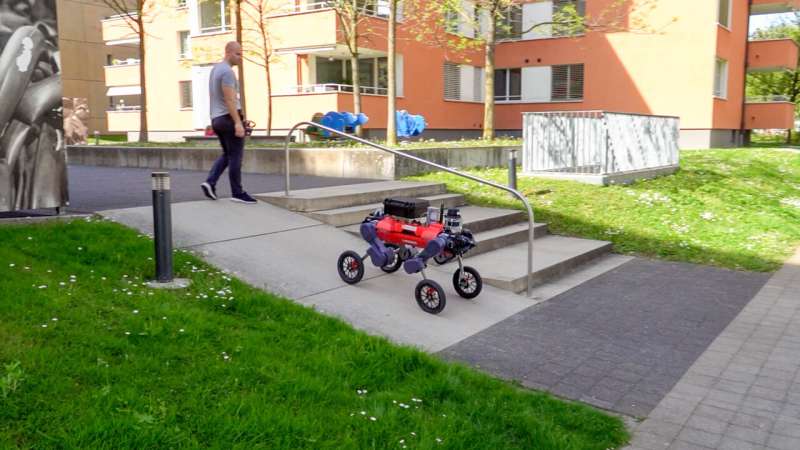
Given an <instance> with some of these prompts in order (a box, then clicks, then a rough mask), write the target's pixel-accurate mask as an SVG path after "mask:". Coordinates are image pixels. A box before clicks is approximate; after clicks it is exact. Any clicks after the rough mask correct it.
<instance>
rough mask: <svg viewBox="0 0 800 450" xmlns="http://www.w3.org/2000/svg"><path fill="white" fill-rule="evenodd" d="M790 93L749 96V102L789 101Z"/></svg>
mask: <svg viewBox="0 0 800 450" xmlns="http://www.w3.org/2000/svg"><path fill="white" fill-rule="evenodd" d="M788 101H790V100H789V96H788V95H756V96H752V97H747V103H772V102H788Z"/></svg>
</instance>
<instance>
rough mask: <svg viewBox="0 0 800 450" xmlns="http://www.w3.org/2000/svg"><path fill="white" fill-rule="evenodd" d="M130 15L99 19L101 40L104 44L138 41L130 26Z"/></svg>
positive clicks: (122, 43)
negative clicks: (101, 32) (101, 33)
mask: <svg viewBox="0 0 800 450" xmlns="http://www.w3.org/2000/svg"><path fill="white" fill-rule="evenodd" d="M135 17H136V14H132V15H131V17H128V16H127V15H116V16H111V17H109V18H107V19H103V20H101V21H100V25H101V27H102V31H103V41H104V42H105V43H106V45H124V44H136V43H138V42H139V35H138V34H137V33H136V32H134V31H133V29H132V28H131V19H132V18H135Z"/></svg>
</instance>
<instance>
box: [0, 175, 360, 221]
mask: <svg viewBox="0 0 800 450" xmlns="http://www.w3.org/2000/svg"><path fill="white" fill-rule="evenodd" d="M155 170H156V169H138V168H126V167H93V166H77V165H70V166H69V197H70V205H69V206H68V207H67V211H68V212H96V211H102V210H107V209H119V208H132V207H135V206H148V205H151V204H152V201H153V200H152V197H151V192H152V191H151V184H150V174H151V173H152V172H154V171H155ZM167 172H169V173H170V178H171V182H172V183H171V188H172V193H171V195H172V201H173V202H174V203H178V202H187V201H194V200H204V199H205V196H204V195H203V193H202V192H201V191H200V183H202V182H203V181H205V179H206V175H207V172H205V171H197V170H168V171H167ZM369 181H376V180H364V179H352V178H331V177H314V176H304V175H296V176H292V188H294V189H310V188H315V187H325V186H338V185H344V184H354V183H360V182H369ZM283 183H284V181H283V175H265V174H257V173H243V174H242V185H243V186H244V188H245V189H247V190H248V191H249V192H250V193H257V192H274V191H280V190H282V189H283ZM217 194H219V196H220V198H224V197H230V184H229V182H228V174H227V172H225V174H223V177H222V178H220V180H219V183H218V185H217ZM52 214H55V210H52V209H43V210H38V211H24V212H15V213H0V219H1V218H3V217H25V216H40V215H52Z"/></svg>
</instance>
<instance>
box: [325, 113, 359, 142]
mask: <svg viewBox="0 0 800 450" xmlns="http://www.w3.org/2000/svg"><path fill="white" fill-rule="evenodd" d="M367 122H369V117H367V116H366V114H364V113H361V114H358V115H355V114H353V113H349V112H336V111H331V112H329V113H327V114H325V115H324V116H322V119H320V121H319V123H320V124H321V125H325V126H326V127H329V128H333V129H334V130H337V131H341V132H343V133H347V132H353V131H354V130H355V128H356V127H357V126H359V125H364V124H366V123H367ZM322 135H323V136H324V137H330V133H329V132H327V131H325V130H322Z"/></svg>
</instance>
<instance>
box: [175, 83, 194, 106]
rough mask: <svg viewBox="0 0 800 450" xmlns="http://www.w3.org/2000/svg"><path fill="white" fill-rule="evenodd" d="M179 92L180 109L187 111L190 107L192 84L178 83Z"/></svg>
mask: <svg viewBox="0 0 800 450" xmlns="http://www.w3.org/2000/svg"><path fill="white" fill-rule="evenodd" d="M178 84H179V85H180V91H181V109H188V108H191V107H192V82H191V81H179V82H178Z"/></svg>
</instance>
